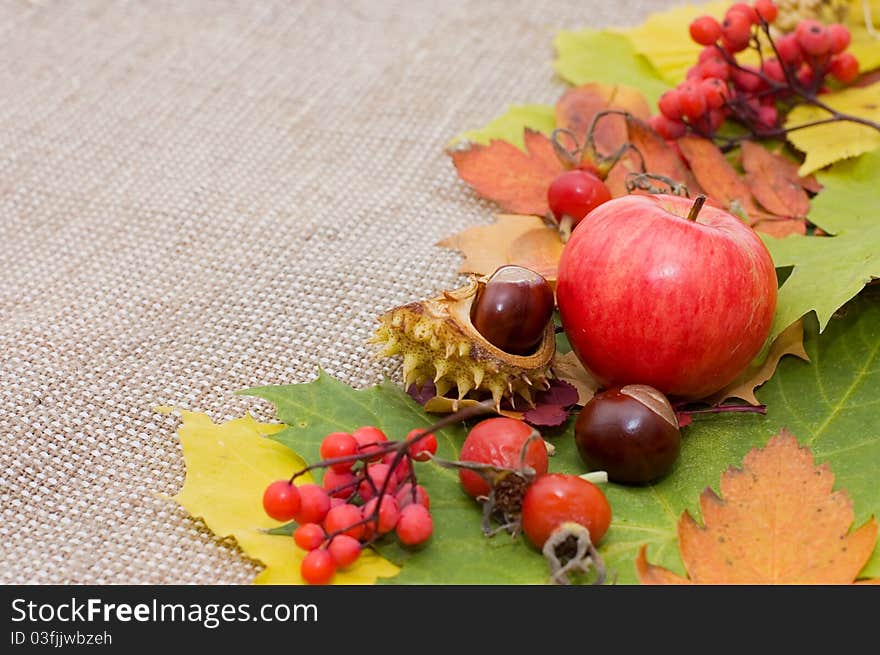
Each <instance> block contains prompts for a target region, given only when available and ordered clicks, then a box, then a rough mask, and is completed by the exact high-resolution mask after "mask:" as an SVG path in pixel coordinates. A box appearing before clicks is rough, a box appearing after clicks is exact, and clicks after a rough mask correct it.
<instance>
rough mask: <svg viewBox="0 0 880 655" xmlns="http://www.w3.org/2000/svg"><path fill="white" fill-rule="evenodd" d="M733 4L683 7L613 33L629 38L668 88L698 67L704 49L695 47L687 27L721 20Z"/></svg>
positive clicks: (713, 3)
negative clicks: (704, 19)
mask: <svg viewBox="0 0 880 655" xmlns="http://www.w3.org/2000/svg"><path fill="white" fill-rule="evenodd" d="M731 4H732V3H731V2H729V1H727V0H724V1H721V2H710V3H708V4H703V5H684V6H681V7H674V8H673V9H669V10H668V11H662V12H658V13H654V14H651V15H650V16H648V18H647V19H646V20H645V22H644V23H642V24H641V25H637V26H636V27H630V28H623V29H617V30H614V31H615V32H616V33H618V34H622V35H624V36H626V37H628V38H629V40H630V42H631V43H632V44H633V46H634V48H635V51H636V52H637V53H638V54H640V55H642V56H643V57H645V59H647V60H648V62H650V64H651V65H652V66H653V67H654V69H655V70H656V71H657V72H658V73H659V74H660V77H661V78H662V79H663V80H665V81H666V82H667V83H668V84H678V83H679V82H681V80H683V79H684V77H685V74H686V73H687V69H688V68H690V67H691V66H694V65H696V63H697V57H698V56H699V54H700V50H702V49H703V46H701V45H698V44H696V43H694V42H693V41H692V40H691V37H690V35H689V34H688V26H689V25H690V23H691V21H692V20H693V19H694V18H697V17H698V16H704V15H707V14H708V15H709V16H715V17H716V18H721V17H723V16H724V12H725V11H726V10H727V9H728V8H729V7H730V5H731Z"/></svg>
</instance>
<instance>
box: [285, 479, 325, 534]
mask: <svg viewBox="0 0 880 655" xmlns="http://www.w3.org/2000/svg"><path fill="white" fill-rule="evenodd" d="M299 497H300V507H299V511H298V512H297V513H296V516H294V517H293V518H294V519H295V520H296V522H297V523H299V524H300V525H302V524H303V523H320V522H321V521H323V520H324V517H325V516H327V512H328V511H330V496H328V495H327V492H326V491H324V490H323V489H321V487H319V486H318V485H316V484H303V485H300V486H299Z"/></svg>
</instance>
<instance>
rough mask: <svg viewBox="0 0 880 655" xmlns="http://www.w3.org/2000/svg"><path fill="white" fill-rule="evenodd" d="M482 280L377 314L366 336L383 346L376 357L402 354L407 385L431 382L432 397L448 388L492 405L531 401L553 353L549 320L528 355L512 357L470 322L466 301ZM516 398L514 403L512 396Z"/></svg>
mask: <svg viewBox="0 0 880 655" xmlns="http://www.w3.org/2000/svg"><path fill="white" fill-rule="evenodd" d="M482 283H483V282H481V281H480V280H477V279H473V280H471V283H470V284H468V285H467V286H465V287H462V288H460V289H455V290H454V291H444V292H443V294H442V295H440V296H438V297H436V298H431V299H429V300H424V301H421V302H414V303H409V304H408V305H403V306H401V307H395V308H394V309H392V310H389V311H388V312H386V313H385V314H383V315H382V316H380V317H379V322H380V326H379V328H378V329H377V330H376V333H375V335H374V336H373V338H372V340H371V341H373V342H374V343H379V344H382V345H384V348H383V350H382V352H381V353H380V354H381V356H384V357H392V356H395V355H402V356H403V378H404V384H405V385H406V387H407V388H408V387H409V386H410V385H412V384H416V385H422V384H424V383H426V382H428V381H433V382H434V385H435V386H436V388H437V395H438V396H445V395H446V394H447V393H448V392H449V391H450V390H451V389H454V390H455V391H456V392H457V394H458V399H459V400H462V399H464V398H475V399H482V398H485V397H488V396H491V397H492V400H493V402H494V403H495V406H496V407H497V408H500V406H501V401H502V400H504V399H507V400H509V401H510V402H511V404H512V405H513V406H514V407H516V404H517V402H519V403H520V404H521V403H522V401H523V400H524V401H525V402H526V403H528V404H529V405H533V404H534V403H533V401H532V390H533V389H546V388H547V387H548V386H549V385H548V379H550V378H551V377H552V373H551V371H550V364H551V363H552V362H553V355H554V354H555V352H556V338H555V334H554V326H553V322H552V321H548V323H547V327H546V329H545V332H544V337H543V339H542V341H541V343H540V344H539V345H538V347H537V348H536V349H535V352H534V353H532V354H530V355H512V354H510V353H507V352H504V351H503V350H501V349H499V348H497V347H495V346H494V345H492V344H491V343H489V342H488V341H487V340H486V339H485V338H484V337H483V335H481V334H480V333H479V332H478V331H477V329H476V328H475V327H474V326H473V324H472V323H471V318H470V316H471V305H472V304H473V302H474V300H475V298H476V297H477V292H478V291H479V289H480V285H481V284H482ZM517 398H519V401H518V400H517Z"/></svg>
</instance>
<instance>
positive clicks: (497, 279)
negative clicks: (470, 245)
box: [471, 265, 555, 355]
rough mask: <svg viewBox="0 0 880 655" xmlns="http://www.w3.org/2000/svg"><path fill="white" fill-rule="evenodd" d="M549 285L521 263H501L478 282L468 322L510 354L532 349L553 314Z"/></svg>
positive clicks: (539, 339)
mask: <svg viewBox="0 0 880 655" xmlns="http://www.w3.org/2000/svg"><path fill="white" fill-rule="evenodd" d="M554 306H555V301H554V298H553V288H552V287H551V286H550V284H549V283H548V282H547V280H545V279H544V278H543V277H542V276H541V275H539V274H538V273H535V272H534V271H532V270H530V269H528V268H524V267H522V266H512V265H511V266H502V267H501V268H499V269H498V270H496V271H495V272H494V273H493V274H492V277H490V278H489V280H488V281H487V282H486V283H485V284H483V285H481V288H480V290H479V292H478V293H477V297H476V298H475V299H474V303H473V305H472V306H471V323H473V325H474V327H475V328H476V329H477V332H479V333H480V334H482V335H483V337H485V338H486V340H487V341H488V342H489V343H491V344H492V345H493V346H496V347H497V348H500V349H501V350H503V351H504V352H507V353H511V354H513V355H528V354H530V353H531V352H533V351H534V350H535V348H536V347H537V346H538V344H539V343H540V342H541V339H542V338H543V336H544V332H545V331H546V329H547V322H548V321H549V320H550V319H551V318H552V316H553V308H554Z"/></svg>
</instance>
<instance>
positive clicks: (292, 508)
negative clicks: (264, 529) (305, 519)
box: [263, 480, 301, 521]
mask: <svg viewBox="0 0 880 655" xmlns="http://www.w3.org/2000/svg"><path fill="white" fill-rule="evenodd" d="M300 504H301V499H300V494H299V490H298V489H297V488H296V486H294V485H293V484H291V483H290V481H289V480H276V481H275V482H273V483H272V484H270V485H269V486H268V487H266V491H264V492H263V509H264V510H265V512H266V514H268V515H269V516H271V517H272V518H273V519H275V520H276V521H290V520H291V519H293V518H294V517H295V516H296V514H297V512H299V510H300Z"/></svg>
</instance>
